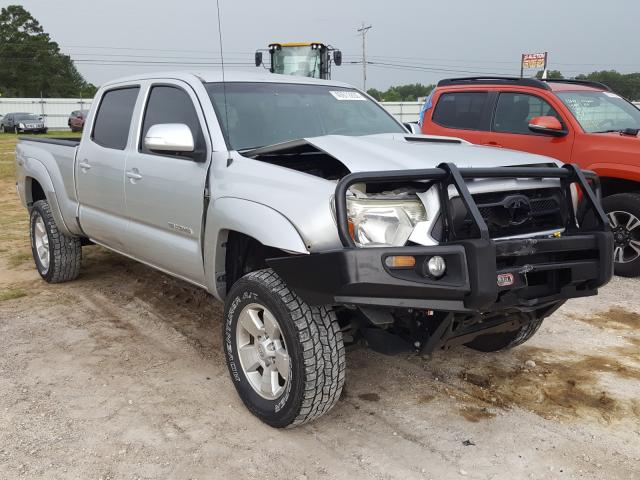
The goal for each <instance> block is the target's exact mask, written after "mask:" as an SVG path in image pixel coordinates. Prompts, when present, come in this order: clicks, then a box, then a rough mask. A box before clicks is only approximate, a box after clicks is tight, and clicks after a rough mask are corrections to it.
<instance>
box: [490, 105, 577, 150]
mask: <svg viewBox="0 0 640 480" xmlns="http://www.w3.org/2000/svg"><path fill="white" fill-rule="evenodd" d="M541 116H551V117H556V118H557V119H558V120H560V123H562V124H563V125H564V126H565V129H566V125H567V123H566V121H565V120H564V119H563V118H562V117H561V116H560V114H559V113H558V112H557V111H556V110H555V109H554V108H553V107H552V106H551V105H550V104H549V103H548V102H547V101H546V100H544V99H543V98H541V97H538V96H537V95H531V94H527V93H519V92H501V93H500V94H499V96H498V100H497V103H496V108H495V112H494V114H493V121H492V123H491V132H489V133H488V134H487V139H488V141H487V142H485V143H487V144H491V145H494V146H500V147H504V148H511V149H513V150H521V151H524V152H529V153H537V154H538V155H546V156H548V157H553V158H556V159H558V160H560V161H562V162H568V161H569V159H570V158H571V149H572V147H573V136H574V134H573V131H570V132H569V133H568V134H567V135H565V136H563V137H554V136H551V135H544V134H540V133H534V132H532V131H531V130H529V120H531V119H532V118H533V117H541Z"/></svg>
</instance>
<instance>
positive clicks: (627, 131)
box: [593, 128, 640, 137]
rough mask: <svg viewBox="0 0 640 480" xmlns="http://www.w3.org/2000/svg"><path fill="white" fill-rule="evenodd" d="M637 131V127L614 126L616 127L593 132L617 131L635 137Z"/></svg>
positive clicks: (638, 130)
mask: <svg viewBox="0 0 640 480" xmlns="http://www.w3.org/2000/svg"><path fill="white" fill-rule="evenodd" d="M638 132H640V129H639V128H622V129H620V128H616V129H611V130H600V131H597V132H593V133H619V134H621V135H628V136H631V137H637V136H638Z"/></svg>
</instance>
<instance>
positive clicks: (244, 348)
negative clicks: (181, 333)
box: [222, 269, 345, 428]
mask: <svg viewBox="0 0 640 480" xmlns="http://www.w3.org/2000/svg"><path fill="white" fill-rule="evenodd" d="M224 318H225V322H224V324H223V332H222V335H223V342H224V349H225V357H226V359H227V364H228V367H229V373H230V374H231V378H232V380H233V382H234V385H235V387H236V390H237V391H238V394H239V395H240V398H241V399H242V401H243V402H244V404H245V405H246V407H247V408H248V409H249V410H250V411H251V412H252V413H253V414H254V415H256V416H257V417H258V418H260V420H262V421H263V422H265V423H267V424H269V425H271V426H272V427H278V428H283V427H290V426H295V425H300V424H303V423H306V422H309V421H311V420H314V419H315V418H317V417H320V416H321V415H323V414H324V413H326V412H327V411H329V409H330V408H331V407H333V405H335V404H336V402H337V401H338V399H339V398H340V393H341V392H342V386H343V384H344V377H345V357H344V345H343V343H342V332H341V331H340V327H339V325H338V321H337V319H336V316H335V313H334V312H333V311H332V310H331V309H329V308H325V307H310V306H309V305H307V304H306V303H304V302H303V301H302V300H301V299H299V298H298V297H297V296H296V295H295V294H294V293H293V292H291V291H290V290H289V289H288V288H287V286H286V285H285V283H284V282H283V281H282V279H281V278H280V277H279V276H278V275H277V274H276V273H275V272H274V271H273V270H271V269H265V270H259V271H256V272H252V273H249V274H247V275H245V276H244V277H242V278H241V279H240V280H238V281H237V282H236V283H235V284H234V285H233V287H232V289H231V291H230V292H229V295H228V296H227V299H226V301H225V316H224Z"/></svg>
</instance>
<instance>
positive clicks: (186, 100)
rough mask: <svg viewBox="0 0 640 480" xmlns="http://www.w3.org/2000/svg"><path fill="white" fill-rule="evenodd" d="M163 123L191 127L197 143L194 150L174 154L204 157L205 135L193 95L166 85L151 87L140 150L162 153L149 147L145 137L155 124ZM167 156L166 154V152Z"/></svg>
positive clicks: (149, 152)
mask: <svg viewBox="0 0 640 480" xmlns="http://www.w3.org/2000/svg"><path fill="white" fill-rule="evenodd" d="M161 123H182V124H185V125H186V126H188V127H189V129H190V130H191V134H192V135H193V140H194V143H195V151H193V152H176V153H175V154H174V155H172V156H183V157H189V158H196V157H202V156H203V155H204V154H205V151H206V146H205V142H204V135H203V134H202V129H201V128H200V121H199V120H198V114H197V113H196V109H195V107H194V106H193V101H192V100H191V97H189V95H188V94H187V93H186V92H185V91H184V90H182V89H180V88H177V87H169V86H165V85H161V86H156V87H152V88H151V93H149V100H148V101H147V107H146V110H145V113H144V121H143V123H142V137H141V139H140V151H141V152H143V153H148V154H151V155H161V154H159V153H155V152H152V151H150V150H149V149H147V148H146V147H145V145H144V138H145V136H146V135H147V132H148V131H149V129H150V128H151V127H152V126H153V125H157V124H161ZM165 156H166V154H165Z"/></svg>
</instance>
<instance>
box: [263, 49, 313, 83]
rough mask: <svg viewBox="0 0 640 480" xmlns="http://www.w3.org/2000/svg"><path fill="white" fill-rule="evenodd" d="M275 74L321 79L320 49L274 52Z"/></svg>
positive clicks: (279, 50)
mask: <svg viewBox="0 0 640 480" xmlns="http://www.w3.org/2000/svg"><path fill="white" fill-rule="evenodd" d="M273 73H280V74H284V75H298V76H302V77H313V78H320V49H319V48H311V47H310V46H302V47H282V48H280V49H278V50H274V51H273Z"/></svg>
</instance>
